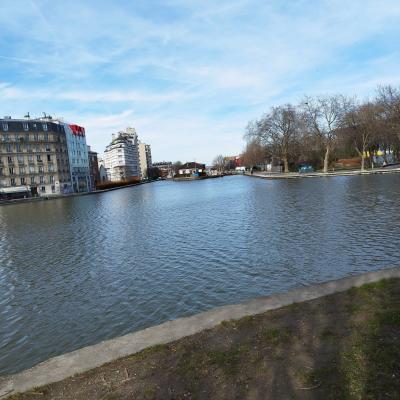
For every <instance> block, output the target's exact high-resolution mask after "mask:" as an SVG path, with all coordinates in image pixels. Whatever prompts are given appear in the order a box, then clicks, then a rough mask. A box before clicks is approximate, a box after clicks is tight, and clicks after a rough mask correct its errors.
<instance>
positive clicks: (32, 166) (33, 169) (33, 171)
mask: <svg viewBox="0 0 400 400" xmlns="http://www.w3.org/2000/svg"><path fill="white" fill-rule="evenodd" d="M29 173H30V174H34V173H35V166H34V165H30V166H29Z"/></svg>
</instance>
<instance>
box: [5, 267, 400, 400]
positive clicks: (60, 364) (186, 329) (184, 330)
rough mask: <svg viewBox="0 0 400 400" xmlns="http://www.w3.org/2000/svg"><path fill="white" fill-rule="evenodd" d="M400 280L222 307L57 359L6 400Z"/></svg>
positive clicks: (28, 374) (350, 282) (394, 274)
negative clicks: (249, 321)
mask: <svg viewBox="0 0 400 400" xmlns="http://www.w3.org/2000/svg"><path fill="white" fill-rule="evenodd" d="M399 277H400V268H392V269H384V270H379V271H375V272H369V273H364V274H361V275H357V276H350V277H347V278H343V279H339V280H335V281H330V282H326V283H322V284H318V285H312V286H308V287H302V288H300V289H295V290H292V291H289V292H287V293H280V294H276V295H272V296H267V297H260V298H257V299H254V300H251V301H249V302H246V303H242V304H236V305H229V306H224V307H219V308H216V309H213V310H210V311H206V312H203V313H200V314H197V315H194V316H192V317H187V318H180V319H177V320H174V321H168V322H165V323H163V324H161V325H158V326H155V327H151V328H148V329H144V330H142V331H139V332H135V333H131V334H128V335H125V336H122V337H119V338H116V339H113V340H108V341H105V342H101V343H99V344H97V345H94V346H89V347H85V348H83V349H80V350H77V351H74V352H71V353H68V354H65V355H62V356H58V357H54V358H52V359H50V360H48V361H45V362H43V363H41V364H39V365H37V366H35V367H33V368H31V369H28V370H26V371H23V372H21V373H18V374H16V375H12V376H9V377H4V378H1V380H0V398H4V397H5V396H8V395H11V394H14V393H17V392H25V391H30V390H32V389H33V388H35V387H40V386H43V385H48V384H50V383H53V382H58V381H61V380H64V379H66V378H68V377H71V376H73V375H76V374H80V373H83V372H85V371H89V370H92V369H93V368H96V367H99V366H101V365H103V364H105V363H109V362H112V361H114V360H117V359H119V358H121V357H124V356H129V355H132V354H135V353H138V352H140V351H142V350H143V349H146V348H148V347H151V346H155V345H158V344H165V343H170V342H172V341H176V340H178V339H181V338H184V337H187V336H190V335H194V334H197V333H199V332H201V331H204V330H205V329H210V328H213V327H216V326H217V325H218V324H220V323H221V322H223V321H227V320H238V319H240V318H243V317H247V316H254V315H258V314H261V313H264V312H266V311H269V310H275V309H278V308H281V307H283V306H287V305H290V304H293V303H299V302H304V301H309V300H314V299H318V298H321V297H324V296H327V295H331V294H334V293H339V292H344V291H346V290H348V289H350V288H352V287H360V286H362V285H364V284H367V283H373V282H377V281H380V280H382V279H389V278H399ZM127 379H128V378H127Z"/></svg>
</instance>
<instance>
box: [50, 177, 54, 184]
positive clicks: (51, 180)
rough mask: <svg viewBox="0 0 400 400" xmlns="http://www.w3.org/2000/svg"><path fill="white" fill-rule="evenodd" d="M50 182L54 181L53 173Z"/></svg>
mask: <svg viewBox="0 0 400 400" xmlns="http://www.w3.org/2000/svg"><path fill="white" fill-rule="evenodd" d="M50 183H54V176H53V175H51V176H50Z"/></svg>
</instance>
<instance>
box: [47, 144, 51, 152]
mask: <svg viewBox="0 0 400 400" xmlns="http://www.w3.org/2000/svg"><path fill="white" fill-rule="evenodd" d="M46 151H47V152H49V151H51V148H50V145H48V144H47V145H46Z"/></svg>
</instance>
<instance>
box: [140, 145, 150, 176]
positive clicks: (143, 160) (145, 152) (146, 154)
mask: <svg viewBox="0 0 400 400" xmlns="http://www.w3.org/2000/svg"><path fill="white" fill-rule="evenodd" d="M139 160H140V172H141V178H142V179H147V178H148V173H147V170H148V169H149V168H151V167H152V160H151V147H150V145H149V144H146V143H142V142H139Z"/></svg>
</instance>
